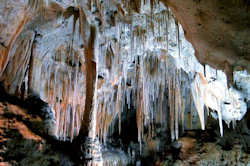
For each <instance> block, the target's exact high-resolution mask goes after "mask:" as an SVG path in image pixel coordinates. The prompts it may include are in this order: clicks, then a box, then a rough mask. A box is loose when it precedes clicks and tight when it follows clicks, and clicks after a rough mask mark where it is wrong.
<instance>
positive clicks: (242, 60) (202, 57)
mask: <svg viewBox="0 0 250 166" xmlns="http://www.w3.org/2000/svg"><path fill="white" fill-rule="evenodd" d="M162 2H164V3H165V4H166V5H168V6H169V7H170V8H171V9H172V11H173V13H174V14H175V16H176V18H177V19H178V21H180V23H181V24H182V26H183V29H184V31H185V36H186V38H187V39H188V40H189V41H190V42H191V43H192V44H193V46H194V48H195V51H196V57H197V58H198V59H199V61H200V62H201V63H203V64H209V65H211V66H213V67H215V68H220V69H223V70H226V72H229V73H230V72H231V74H232V71H231V70H232V69H234V70H237V69H238V68H237V67H239V68H240V67H243V68H245V69H247V70H248V71H249V70H250V68H249V61H250V38H249V35H250V29H249V27H250V12H249V6H250V4H249V2H248V1H233V0H229V1H228V0H222V1H218V0H211V1H205V0H197V1H195V0H163V1H162Z"/></svg>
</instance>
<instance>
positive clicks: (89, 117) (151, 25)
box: [0, 0, 250, 148]
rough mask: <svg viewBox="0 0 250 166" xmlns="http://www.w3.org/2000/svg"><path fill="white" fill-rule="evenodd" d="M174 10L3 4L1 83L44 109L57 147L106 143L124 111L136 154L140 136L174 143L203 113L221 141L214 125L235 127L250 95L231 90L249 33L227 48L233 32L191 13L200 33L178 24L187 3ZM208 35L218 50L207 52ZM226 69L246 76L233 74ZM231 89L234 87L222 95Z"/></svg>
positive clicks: (144, 0) (34, 1)
mask: <svg viewBox="0 0 250 166" xmlns="http://www.w3.org/2000/svg"><path fill="white" fill-rule="evenodd" d="M190 1H191V0H190ZM181 2H182V1H181V0H178V1H162V2H161V1H156V0H150V1H149V0H136V1H124V0H121V1H119V0H106V1H99V0H95V1H92V0H89V1H84V0H82V1H77V0H75V1H70V0H61V1H56V0H46V1H45V0H22V1H18V2H17V1H15V0H3V1H2V2H0V5H1V9H0V12H1V13H2V14H1V16H0V27H1V31H0V35H1V36H0V42H1V47H0V53H1V56H0V81H1V82H2V84H3V86H4V88H5V90H6V91H7V92H8V93H9V94H11V95H15V96H18V97H20V98H22V99H24V100H25V99H27V98H29V96H31V95H36V96H39V97H40V98H41V99H42V100H43V101H45V102H47V103H48V104H49V106H50V108H51V110H52V111H53V112H54V114H55V118H52V120H55V121H56V123H55V125H54V126H53V124H54V123H50V125H52V126H53V127H54V128H55V130H54V132H53V133H50V134H51V135H55V136H56V137H57V138H58V139H60V140H71V141H72V140H73V139H74V138H75V137H76V136H77V135H78V134H79V132H80V135H81V134H82V133H85V134H86V132H89V136H90V137H91V138H93V139H94V138H96V136H98V138H99V139H100V140H102V141H103V142H106V140H107V136H109V135H112V133H113V130H112V129H113V128H114V125H115V124H116V123H115V122H116V121H117V119H118V128H119V132H120V131H121V130H122V128H121V119H122V117H121V114H122V112H123V111H124V110H125V109H129V110H131V111H136V121H137V129H138V141H139V142H140V145H141V143H142V142H143V141H145V137H144V134H145V132H144V128H145V127H146V128H147V131H148V134H147V135H149V136H153V135H154V128H155V124H159V123H160V124H162V125H163V126H165V127H166V128H169V129H170V135H171V138H172V140H173V141H174V140H177V139H178V138H179V133H183V132H184V130H185V129H188V128H189V129H193V128H202V129H205V124H206V116H207V114H206V113H205V112H204V108H205V110H206V112H212V115H213V117H215V118H218V119H219V125H220V128H221V131H220V132H221V135H223V125H222V120H224V121H226V122H227V123H228V124H230V122H231V121H233V123H234V124H235V122H236V120H241V119H242V117H243V116H244V114H245V113H246V110H247V106H246V99H249V93H248V92H241V91H239V88H238V90H237V89H236V88H237V87H239V86H241V89H242V90H245V89H247V87H248V86H249V84H250V83H249V79H248V78H249V75H248V73H247V70H248V71H249V64H250V62H249V58H248V57H249V50H248V46H249V45H248V46H244V47H243V48H242V49H241V46H242V44H243V45H244V43H246V42H248V41H249V38H247V35H246V34H248V30H247V29H244V31H243V32H242V33H241V32H239V34H238V35H237V34H235V36H231V38H230V40H229V39H227V38H226V37H227V36H230V34H232V33H233V32H235V31H233V30H232V32H227V30H228V28H229V26H226V29H225V30H223V32H219V31H218V30H217V28H216V26H215V27H214V29H211V26H213V24H209V23H210V22H212V19H208V16H210V15H206V11H205V12H204V11H203V9H204V6H200V8H201V9H200V13H199V12H198V13H196V14H199V17H200V20H199V21H201V22H200V24H201V25H200V27H203V26H204V27H203V29H195V28H193V27H192V25H193V24H194V22H190V23H189V22H186V21H188V20H189V19H194V20H198V19H196V16H193V15H191V16H190V15H188V14H187V15H185V14H183V12H184V11H185V10H188V6H190V4H193V3H191V2H189V1H187V2H185V4H186V6H187V8H185V10H184V9H183V10H182V6H184V4H181ZM213 2H214V1H213ZM197 3H198V2H197ZM200 4H201V5H204V4H205V2H204V1H201V2H200ZM211 4H212V2H211ZM196 5H197V6H199V3H198V4H196ZM195 7H196V6H195ZM195 7H193V8H195ZM190 8H192V7H191V6H190ZM193 8H192V9H190V10H191V11H190V12H189V13H192V12H193ZM225 10H226V9H225ZM172 11H173V13H172ZM197 11H198V7H197ZM208 12H209V13H210V14H211V13H212V12H211V11H210V10H209V11H208ZM194 15H195V14H194ZM248 16H249V14H246V16H245V17H244V18H248ZM186 17H188V18H189V19H186ZM193 17H195V18H193ZM211 17H212V16H211ZM203 18H204V20H202V19H203ZM226 19H228V18H226ZM226 21H227V20H226ZM229 21H231V22H233V23H234V22H235V21H234V20H229ZM208 22H209V23H208ZM243 22H244V21H243ZM247 22H248V21H246V24H247ZM219 23H220V22H219ZM216 25H217V24H216ZM219 25H220V24H218V27H220V26H219ZM182 26H183V27H184V30H183V29H182ZM195 27H198V26H195ZM206 27H207V28H206ZM242 27H245V26H244V25H242ZM232 29H233V28H232ZM230 30H231V29H230ZM205 31H207V32H205ZM217 31H218V32H217ZM215 32H216V33H215ZM200 33H201V34H200ZM211 33H214V34H213V36H211V37H210V35H209V34H211ZM217 33H220V35H216V34H217ZM244 34H245V35H244ZM204 35H205V37H204ZM185 36H186V37H187V39H188V40H190V42H191V43H192V44H193V46H194V48H193V46H192V45H191V44H190V43H189V42H188V41H187V40H186V39H185ZM215 36H216V37H218V38H220V37H221V40H220V42H217V43H216V42H215V43H214V40H217V38H216V39H214V37H215ZM224 37H225V38H224ZM241 37H242V38H241ZM235 38H241V40H244V39H245V40H244V42H243V41H242V43H237V41H239V40H237V39H235ZM218 40H219V39H218ZM199 42H200V43H199ZM198 43H199V44H198ZM207 43H208V44H207ZM211 43H212V44H215V45H216V44H218V43H219V44H220V43H221V44H220V45H218V46H213V45H212V44H211ZM233 44H234V46H235V47H233V48H232V47H231V46H232V45H233ZM244 50H245V52H244ZM238 52H239V54H240V55H239V56H240V57H241V59H240V60H239V61H238V60H237V59H238V54H237V53H238ZM243 52H244V53H246V54H244V55H243ZM241 54H242V56H241ZM195 55H196V57H195ZM217 57H218V58H217ZM196 58H198V59H199V60H200V62H202V63H203V65H201V64H200V63H199V62H198V60H197V59H196ZM205 63H208V64H209V65H212V66H213V67H217V68H218V69H225V73H224V72H223V71H221V70H218V71H217V70H216V69H213V68H212V67H210V66H208V65H204V64H205ZM232 66H234V67H237V66H238V67H243V68H241V69H246V70H245V71H241V72H237V71H235V72H234V73H233V71H234V68H233V67H232ZM237 69H238V68H237ZM233 75H235V77H234V79H235V80H233V77H232V76H233ZM226 76H227V77H226ZM227 78H228V80H227ZM232 81H235V82H236V87H232V86H228V82H230V83H232ZM52 117H53V116H52ZM197 119H199V121H200V123H195V124H194V121H195V120H197ZM141 148H142V146H141Z"/></svg>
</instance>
